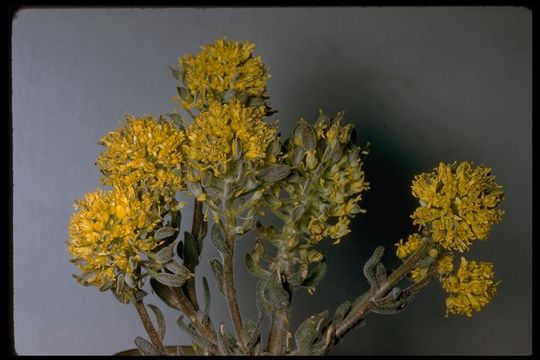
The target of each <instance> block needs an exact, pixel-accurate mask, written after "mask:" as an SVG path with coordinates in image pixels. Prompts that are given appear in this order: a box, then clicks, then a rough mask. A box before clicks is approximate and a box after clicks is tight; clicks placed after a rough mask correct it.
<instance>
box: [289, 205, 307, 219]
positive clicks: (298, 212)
mask: <svg viewBox="0 0 540 360" xmlns="http://www.w3.org/2000/svg"><path fill="white" fill-rule="evenodd" d="M304 211H306V208H305V206H304V205H298V206H296V207H295V208H294V209H293V211H292V220H293V221H294V222H297V221H298V220H300V218H302V215H304Z"/></svg>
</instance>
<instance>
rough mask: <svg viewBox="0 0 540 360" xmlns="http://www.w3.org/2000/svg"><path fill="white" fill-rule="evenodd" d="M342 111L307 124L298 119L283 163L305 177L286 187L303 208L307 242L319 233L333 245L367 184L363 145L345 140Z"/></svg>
mask: <svg viewBox="0 0 540 360" xmlns="http://www.w3.org/2000/svg"><path fill="white" fill-rule="evenodd" d="M343 120H344V118H343V113H339V114H337V116H336V117H335V118H334V119H333V120H332V121H330V119H329V118H328V117H327V116H326V115H324V114H323V113H322V112H321V116H320V117H319V119H318V120H317V121H316V122H315V124H314V126H313V127H312V126H311V125H309V124H308V123H307V122H306V121H305V120H303V119H300V121H299V125H298V127H297V128H296V130H295V135H294V137H293V138H292V139H291V140H290V142H289V146H288V154H287V159H286V161H287V162H288V163H289V164H290V165H291V166H292V167H294V168H296V171H298V173H299V174H301V176H302V177H303V178H305V179H306V180H307V182H306V184H300V185H291V186H290V192H291V195H292V196H293V198H295V199H296V200H295V201H296V202H297V203H298V204H303V206H304V207H305V212H304V217H303V219H306V220H304V221H307V222H306V224H305V225H306V231H307V233H308V234H309V237H310V240H309V241H310V242H312V243H317V242H319V241H321V240H322V239H323V238H325V237H330V238H332V239H334V240H335V242H334V243H336V244H337V243H339V242H340V239H341V238H342V237H343V236H345V235H347V234H348V233H349V232H350V231H351V230H350V222H351V220H350V219H351V218H353V217H354V216H355V215H356V214H358V213H360V212H365V210H363V209H361V207H360V205H359V202H360V201H361V200H362V193H363V191H365V190H366V189H368V188H369V183H368V182H367V181H365V177H364V171H363V169H362V158H361V154H366V153H367V151H366V150H365V149H361V148H360V147H358V146H356V145H354V144H353V143H352V142H351V140H350V136H351V131H352V124H346V125H345V124H343Z"/></svg>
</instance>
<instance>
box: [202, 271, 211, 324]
mask: <svg viewBox="0 0 540 360" xmlns="http://www.w3.org/2000/svg"><path fill="white" fill-rule="evenodd" d="M202 283H203V290H204V308H203V313H204V318H203V320H204V319H207V318H208V316H209V314H210V301H211V297H210V288H209V287H208V280H207V279H206V276H203V277H202Z"/></svg>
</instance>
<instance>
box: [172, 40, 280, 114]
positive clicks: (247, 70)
mask: <svg viewBox="0 0 540 360" xmlns="http://www.w3.org/2000/svg"><path fill="white" fill-rule="evenodd" d="M201 48H202V51H201V52H199V53H198V54H197V55H186V56H184V57H182V58H180V59H179V65H180V68H181V69H182V71H183V72H184V75H183V78H184V85H185V86H186V87H187V90H188V92H189V95H190V96H189V99H182V100H181V102H182V105H183V106H184V107H186V108H194V107H199V108H202V107H203V105H204V102H205V100H206V102H207V103H210V102H212V101H220V98H221V95H222V94H223V93H224V92H225V91H227V90H229V89H232V90H236V91H237V92H238V93H242V94H245V95H247V96H255V97H260V96H262V95H263V93H264V92H265V90H266V82H267V80H268V78H269V77H270V76H269V75H268V71H267V69H266V67H265V65H264V64H263V62H262V59H261V57H260V56H257V57H254V56H253V51H254V50H255V44H251V43H249V42H243V43H240V42H236V41H230V40H227V39H225V38H223V39H220V40H217V41H216V42H214V43H213V44H210V45H206V46H202V47H201Z"/></svg>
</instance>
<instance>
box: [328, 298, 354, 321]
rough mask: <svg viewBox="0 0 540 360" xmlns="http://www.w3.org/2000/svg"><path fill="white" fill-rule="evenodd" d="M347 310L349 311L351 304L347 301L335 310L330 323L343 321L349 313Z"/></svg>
mask: <svg viewBox="0 0 540 360" xmlns="http://www.w3.org/2000/svg"><path fill="white" fill-rule="evenodd" d="M349 310H351V302H350V301H348V300H347V301H345V302H344V303H343V304H341V305H339V307H338V308H337V309H336V312H335V313H334V318H333V319H332V321H333V322H337V321H341V320H343V319H344V318H345V316H347V314H348V313H349Z"/></svg>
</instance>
